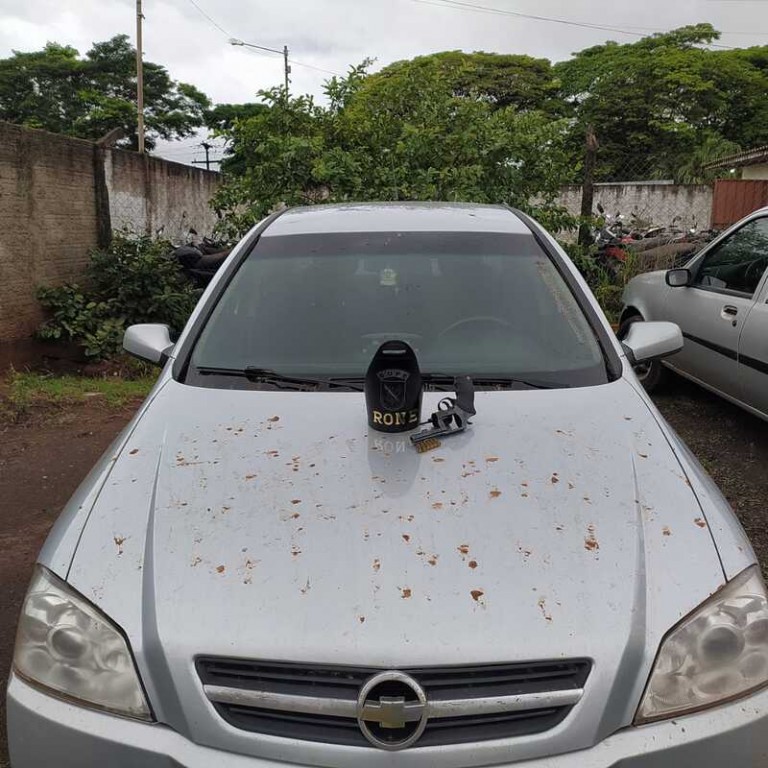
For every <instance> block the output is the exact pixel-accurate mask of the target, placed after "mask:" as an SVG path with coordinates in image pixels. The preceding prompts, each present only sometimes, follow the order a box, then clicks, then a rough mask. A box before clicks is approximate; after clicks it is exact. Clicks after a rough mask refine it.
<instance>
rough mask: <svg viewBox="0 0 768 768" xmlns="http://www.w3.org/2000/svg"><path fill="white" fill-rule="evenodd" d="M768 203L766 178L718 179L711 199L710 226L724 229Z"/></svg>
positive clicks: (767, 182)
mask: <svg viewBox="0 0 768 768" xmlns="http://www.w3.org/2000/svg"><path fill="white" fill-rule="evenodd" d="M766 205H768V180H765V181H763V180H759V181H758V180H755V181H739V180H737V179H719V180H718V181H716V182H715V193H714V196H713V200H712V226H713V227H715V228H716V229H724V228H725V227H729V226H730V225H731V224H734V223H736V222H737V221H738V220H739V219H741V218H743V217H744V216H746V215H747V214H749V213H752V211H756V210H757V209H758V208H763V207H764V206H766Z"/></svg>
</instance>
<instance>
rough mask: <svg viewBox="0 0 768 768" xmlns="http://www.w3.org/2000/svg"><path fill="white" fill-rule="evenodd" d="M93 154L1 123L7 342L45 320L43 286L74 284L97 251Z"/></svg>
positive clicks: (0, 309) (1, 305)
mask: <svg viewBox="0 0 768 768" xmlns="http://www.w3.org/2000/svg"><path fill="white" fill-rule="evenodd" d="M93 158H94V148H93V145H92V144H90V143H88V142H85V141H77V140H73V139H68V138H65V137H63V136H57V135H54V134H50V133H44V132H42V131H30V130H26V129H23V128H20V127H18V126H15V125H9V124H7V123H0V339H4V340H5V339H18V338H22V337H24V336H28V335H29V334H30V333H31V332H32V331H33V330H34V329H35V328H36V326H37V325H38V323H39V322H40V320H41V319H42V313H41V310H40V307H39V306H38V303H37V300H36V298H35V288H36V286H38V285H52V284H56V283H62V282H65V281H66V280H73V279H76V278H77V277H78V275H80V274H81V273H82V270H83V267H84V266H85V263H86V261H87V255H88V251H89V249H90V248H93V247H94V246H95V245H96V242H97V240H96V237H97V221H96V206H95V203H94V173H93V163H94V160H93Z"/></svg>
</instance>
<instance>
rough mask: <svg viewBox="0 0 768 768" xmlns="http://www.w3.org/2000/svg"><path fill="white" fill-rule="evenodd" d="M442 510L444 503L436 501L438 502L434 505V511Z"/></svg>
mask: <svg viewBox="0 0 768 768" xmlns="http://www.w3.org/2000/svg"><path fill="white" fill-rule="evenodd" d="M442 508H443V503H442V502H441V501H436V502H435V503H434V504H433V505H432V509H442Z"/></svg>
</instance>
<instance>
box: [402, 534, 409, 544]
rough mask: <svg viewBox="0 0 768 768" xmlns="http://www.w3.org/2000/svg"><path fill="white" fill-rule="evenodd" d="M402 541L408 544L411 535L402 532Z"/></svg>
mask: <svg viewBox="0 0 768 768" xmlns="http://www.w3.org/2000/svg"><path fill="white" fill-rule="evenodd" d="M403 541H404V542H405V543H406V544H410V543H411V537H410V536H409V535H408V534H407V533H404V534H403Z"/></svg>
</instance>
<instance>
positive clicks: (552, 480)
mask: <svg viewBox="0 0 768 768" xmlns="http://www.w3.org/2000/svg"><path fill="white" fill-rule="evenodd" d="M549 482H550V483H552V485H554V484H555V483H559V482H560V478H559V477H558V476H557V472H553V473H552V477H550V478H549Z"/></svg>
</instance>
